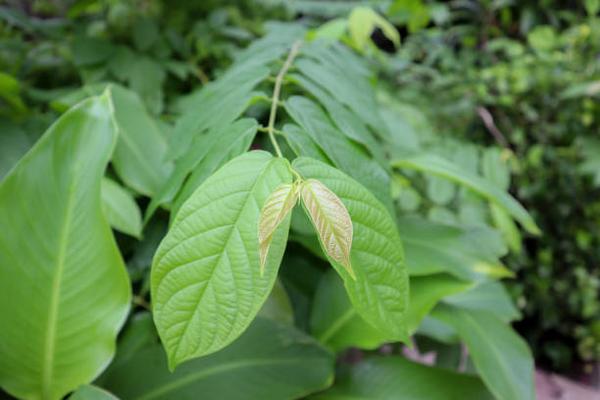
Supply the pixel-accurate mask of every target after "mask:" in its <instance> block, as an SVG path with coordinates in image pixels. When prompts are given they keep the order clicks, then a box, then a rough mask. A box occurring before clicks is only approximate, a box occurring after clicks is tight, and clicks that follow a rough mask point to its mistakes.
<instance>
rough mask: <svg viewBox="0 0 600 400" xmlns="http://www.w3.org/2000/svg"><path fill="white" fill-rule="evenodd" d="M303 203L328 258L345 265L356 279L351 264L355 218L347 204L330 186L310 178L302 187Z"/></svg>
mask: <svg viewBox="0 0 600 400" xmlns="http://www.w3.org/2000/svg"><path fill="white" fill-rule="evenodd" d="M300 194H301V197H302V204H303V205H304V208H305V210H306V212H307V214H308V216H309V217H310V220H311V222H312V224H313V226H314V228H315V230H316V231H317V235H318V236H319V239H320V243H321V247H322V249H323V251H324V253H325V254H326V255H327V257H328V258H331V259H333V260H334V261H335V262H336V263H339V264H340V265H342V266H343V267H344V268H345V269H346V271H347V272H348V274H349V275H350V276H351V277H352V278H353V279H356V276H355V275H354V271H352V264H351V263H350V249H351V248H352V220H351V219H350V215H349V214H348V210H346V207H345V206H344V203H342V201H341V200H340V199H339V198H338V197H337V196H336V195H335V193H333V192H332V191H331V190H329V188H328V187H327V186H325V185H324V184H323V183H321V182H319V181H318V180H316V179H308V180H307V181H304V182H303V183H302V186H301V188H300Z"/></svg>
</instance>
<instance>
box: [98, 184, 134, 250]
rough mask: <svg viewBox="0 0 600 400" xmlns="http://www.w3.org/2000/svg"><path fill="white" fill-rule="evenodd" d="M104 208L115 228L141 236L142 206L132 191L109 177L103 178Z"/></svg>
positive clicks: (109, 221) (111, 224)
mask: <svg viewBox="0 0 600 400" xmlns="http://www.w3.org/2000/svg"><path fill="white" fill-rule="evenodd" d="M102 209H103V210H104V215H106V218H107V219H108V223H109V224H110V226H112V227H113V228H114V229H116V230H118V231H119V232H123V233H126V234H128V235H131V236H134V237H136V238H140V237H141V235H142V212H141V211H140V208H139V207H138V205H137V203H136V202H135V199H134V198H133V196H132V195H131V193H129V192H128V191H127V190H125V189H124V188H123V187H121V186H120V185H119V184H118V183H117V182H115V181H113V180H112V179H109V178H103V179H102Z"/></svg>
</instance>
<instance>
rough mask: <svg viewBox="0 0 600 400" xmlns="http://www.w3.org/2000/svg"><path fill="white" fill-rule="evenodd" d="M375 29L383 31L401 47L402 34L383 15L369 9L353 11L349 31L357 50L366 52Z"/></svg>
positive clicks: (357, 8) (349, 19) (349, 21)
mask: <svg viewBox="0 0 600 400" xmlns="http://www.w3.org/2000/svg"><path fill="white" fill-rule="evenodd" d="M375 28H379V29H381V31H382V32H383V34H384V35H385V37H387V38H388V39H389V40H391V41H392V43H394V44H395V45H396V46H399V45H400V34H399V33H398V31H397V30H396V28H395V27H394V25H392V24H390V23H389V22H387V21H386V20H385V19H384V18H383V17H382V16H381V15H379V14H377V13H376V12H375V11H373V10H372V9H371V8H369V7H356V8H355V9H354V10H352V12H351V13H350V17H349V18H348V30H349V31H350V37H351V38H352V40H353V42H354V45H355V46H356V48H357V49H359V50H365V48H366V46H367V43H368V41H369V40H371V34H372V33H373V31H374V30H375Z"/></svg>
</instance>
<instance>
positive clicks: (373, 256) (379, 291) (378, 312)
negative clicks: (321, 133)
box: [293, 157, 408, 340]
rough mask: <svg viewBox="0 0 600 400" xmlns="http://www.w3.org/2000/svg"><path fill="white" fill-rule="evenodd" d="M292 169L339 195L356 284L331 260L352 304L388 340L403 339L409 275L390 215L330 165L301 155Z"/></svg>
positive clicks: (368, 193)
mask: <svg viewBox="0 0 600 400" xmlns="http://www.w3.org/2000/svg"><path fill="white" fill-rule="evenodd" d="M293 166H294V168H295V169H296V170H297V171H298V172H299V173H300V174H301V175H302V176H303V177H304V178H306V179H310V178H313V179H317V180H319V181H320V182H322V183H323V184H324V185H326V186H327V187H328V188H329V189H330V190H331V191H332V192H333V193H335V194H336V196H337V197H339V198H340V199H341V201H342V203H343V204H344V206H345V207H346V209H347V210H348V213H349V215H350V218H351V219H352V224H353V230H354V231H353V239H352V249H351V251H350V262H351V263H352V268H353V271H354V273H355V275H356V280H354V279H352V278H351V276H350V274H349V273H348V272H347V271H346V269H345V268H344V267H343V266H342V265H341V264H340V263H339V262H337V261H335V260H334V259H333V258H331V257H329V261H330V262H331V263H332V265H333V266H334V267H335V269H336V270H337V272H338V273H339V274H340V275H341V276H342V278H343V279H344V284H345V286H346V290H347V292H348V294H349V297H350V300H351V301H352V304H353V305H354V307H355V308H356V310H357V311H358V313H359V314H360V315H361V317H363V318H364V319H365V320H366V321H367V322H369V323H370V324H371V325H373V326H374V327H375V328H377V329H378V330H380V331H381V332H382V333H383V335H384V336H385V337H386V339H388V340H404V339H405V338H406V327H405V315H406V310H407V305H408V274H407V272H406V268H405V266H404V255H403V251H402V242H401V240H400V237H399V236H398V231H397V229H396V226H395V223H394V221H393V220H392V218H391V217H390V214H389V213H388V211H387V210H386V208H385V207H384V206H383V204H381V203H380V202H379V201H378V200H377V199H376V198H375V197H374V196H373V195H372V194H371V193H370V192H369V191H368V190H367V189H365V188H364V187H363V186H361V185H360V184H359V183H358V182H356V181H354V180H353V179H352V178H350V177H349V176H347V175H346V174H344V173H343V172H341V171H339V170H337V169H335V168H333V167H330V166H329V165H327V164H323V163H322V162H319V161H315V160H313V159H310V158H305V157H300V158H297V159H296V160H295V161H294V163H293Z"/></svg>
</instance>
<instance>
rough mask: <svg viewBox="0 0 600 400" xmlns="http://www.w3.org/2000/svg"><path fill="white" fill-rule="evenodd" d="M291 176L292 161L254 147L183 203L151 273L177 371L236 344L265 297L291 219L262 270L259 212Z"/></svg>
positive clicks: (159, 322)
mask: <svg viewBox="0 0 600 400" xmlns="http://www.w3.org/2000/svg"><path fill="white" fill-rule="evenodd" d="M291 181H292V176H291V174H290V171H289V166H288V164H287V161H285V160H284V159H282V158H273V156H271V155H270V154H269V153H266V152H264V151H253V152H249V153H246V154H244V155H241V156H239V157H237V158H235V159H233V160H231V161H230V162H229V163H227V164H225V165H224V166H223V167H222V168H221V169H219V170H218V171H217V172H216V173H215V174H214V175H212V176H211V177H210V178H208V179H207V180H206V181H204V183H203V184H202V185H200V187H199V188H198V189H197V190H196V191H195V192H194V193H193V194H192V196H191V197H190V198H189V199H188V200H187V201H186V202H185V203H184V204H183V206H182V207H181V210H180V211H179V213H178V214H177V216H176V217H175V220H174V221H173V225H172V227H171V230H170V231H169V233H168V234H167V236H166V237H165V239H164V240H163V241H162V243H161V245H160V247H159V249H158V250H157V252H156V255H155V257H154V262H153V265H152V278H151V280H152V299H153V307H154V320H155V322H156V326H157V328H158V332H159V334H160V337H161V339H162V342H163V345H164V346H165V348H166V351H167V354H168V357H169V366H170V367H171V368H174V367H175V366H177V365H178V364H179V363H181V362H183V361H185V360H188V359H191V358H194V357H200V356H203V355H206V354H209V353H213V352H215V351H217V350H219V349H221V348H223V347H225V346H226V345H228V344H229V343H231V342H232V341H233V340H235V339H236V338H237V337H238V336H239V335H240V334H241V333H242V332H243V331H244V330H245V329H246V328H247V327H248V325H249V324H250V322H251V321H252V320H253V319H254V316H255V315H256V313H257V312H258V311H259V309H260V308H261V306H262V304H263V303H264V302H265V300H266V298H267V296H268V295H269V292H270V291H271V289H272V287H273V284H274V283H275V278H276V276H277V270H278V268H279V264H280V262H281V258H282V257H283V251H284V249H285V244H286V241H287V234H288V230H289V219H290V218H289V217H288V218H286V219H285V220H284V221H283V222H282V223H281V224H280V227H279V228H278V229H277V230H276V232H275V233H274V234H273V241H272V242H271V246H270V250H269V256H268V257H267V261H266V265H265V269H264V274H261V273H260V260H259V251H258V220H259V216H260V210H261V209H262V207H263V206H264V203H265V201H266V200H267V197H268V196H269V195H270V194H271V193H272V192H273V190H275V189H276V188H277V187H278V186H279V185H281V184H285V183H291Z"/></svg>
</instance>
